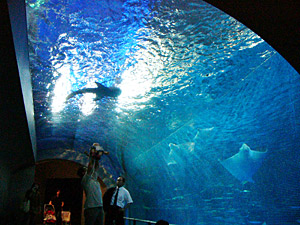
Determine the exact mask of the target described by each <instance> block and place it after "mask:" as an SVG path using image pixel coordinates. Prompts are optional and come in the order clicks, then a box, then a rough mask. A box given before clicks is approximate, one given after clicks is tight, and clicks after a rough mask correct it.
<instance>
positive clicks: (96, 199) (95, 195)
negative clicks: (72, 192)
mask: <svg viewBox="0 0 300 225" xmlns="http://www.w3.org/2000/svg"><path fill="white" fill-rule="evenodd" d="M98 174H99V169H98V170H96V171H94V172H92V173H91V174H87V173H86V174H85V175H84V176H83V178H82V180H81V184H82V187H83V189H84V192H85V195H86V200H85V204H84V208H85V209H89V208H95V207H102V206H103V203H102V192H101V188H100V184H99V182H98V181H97V178H98Z"/></svg>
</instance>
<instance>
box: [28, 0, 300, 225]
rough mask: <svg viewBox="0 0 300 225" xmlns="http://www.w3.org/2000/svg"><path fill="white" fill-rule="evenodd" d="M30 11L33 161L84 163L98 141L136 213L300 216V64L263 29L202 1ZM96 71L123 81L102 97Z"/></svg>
mask: <svg viewBox="0 0 300 225" xmlns="http://www.w3.org/2000/svg"><path fill="white" fill-rule="evenodd" d="M26 10H27V22H28V36H29V48H30V69H31V74H32V86H33V98H34V109H35V123H36V135H37V140H36V142H37V159H38V160H44V159H53V158H58V159H68V160H72V161H75V162H79V163H82V164H85V163H86V162H87V157H86V156H85V155H84V154H83V153H84V151H86V150H88V148H89V146H90V145H91V144H92V143H94V142H99V143H100V144H101V145H102V146H103V147H104V148H105V149H106V150H107V151H109V152H110V155H109V156H107V157H103V160H102V161H101V162H102V165H103V168H104V169H105V170H104V172H103V176H104V177H106V178H108V179H107V180H109V179H110V178H116V177H117V176H118V175H119V174H125V176H126V178H127V188H128V189H129V190H130V192H131V193H132V197H133V199H134V204H133V206H132V207H131V210H130V215H131V216H132V217H137V218H142V219H149V220H158V219H165V220H168V221H169V222H170V223H173V224H178V225H195V224H197V225H198V224H224V225H225V224H263V223H266V224H296V223H299V220H300V216H299V211H300V205H299V201H300V197H299V193H300V192H299V191H300V190H299V189H300V188H299V178H300V177H299V168H300V163H299V154H298V148H299V144H300V142H299V132H300V130H299V122H300V121H299V118H300V117H299V112H300V111H299V109H300V108H299V106H300V105H299V104H300V101H299V91H300V79H299V74H298V73H297V72H296V71H295V70H294V69H293V68H292V67H291V66H290V65H289V64H288V63H287V62H286V61H285V60H284V59H283V58H282V57H281V56H280V55H279V54H278V53H277V52H276V51H275V50H274V49H273V48H272V47H270V46H269V45H268V44H267V43H266V42H264V41H263V40H262V39H261V38H260V37H259V36H258V35H256V34H254V33H253V32H252V31H251V30H249V29H248V28H246V27H245V26H244V25H243V24H241V23H239V22H238V21H236V20H235V19H233V18H232V17H230V16H228V15H226V14H224V13H223V12H222V11H220V10H218V9H216V8H214V7H212V6H211V5H209V4H207V3H205V2H202V1H192V0H188V1H184V2H183V1H135V0H128V1H125V0H123V1H121V0H112V1H104V0H103V1H83V0H73V1H69V0H64V1H57V0H48V1H43V0H36V1H35V0H28V1H27V9H26ZM95 82H98V83H101V84H103V85H104V86H107V87H112V86H115V87H118V88H120V89H121V91H122V93H121V95H120V96H118V97H117V98H111V97H104V98H101V99H99V93H98V96H97V95H96V93H97V84H96V83H95ZM78 90H81V91H80V92H75V91H78ZM71 93H74V95H72V97H71V98H69V99H68V96H69V97H70V94H71ZM97 97H98V99H97ZM243 144H246V145H243ZM242 146H244V148H242ZM245 146H246V147H245ZM235 154H238V155H235ZM234 155H235V157H233V158H230V157H232V156H234ZM229 158H230V159H229ZM226 159H229V160H228V161H225V160H226ZM225 162H226V163H225Z"/></svg>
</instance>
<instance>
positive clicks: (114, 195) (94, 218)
mask: <svg viewBox="0 0 300 225" xmlns="http://www.w3.org/2000/svg"><path fill="white" fill-rule="evenodd" d="M92 148H93V149H94V150H96V151H97V158H96V157H93V155H92V154H90V160H89V163H88V167H87V169H86V170H85V169H84V168H80V169H79V170H78V175H79V176H80V177H82V180H81V184H82V187H83V190H84V192H85V195H86V201H85V204H84V218H85V225H103V224H105V225H113V224H114V222H115V224H116V225H124V224H125V221H124V215H125V210H126V209H127V208H128V207H129V206H130V205H131V204H132V203H133V200H132V198H131V196H130V193H129V191H128V190H127V189H125V188H124V187H123V186H124V184H125V178H124V177H122V176H120V177H118V179H117V181H116V183H117V186H116V187H114V188H110V189H108V190H107V191H106V192H105V194H104V196H103V199H102V192H101V188H100V185H99V182H98V177H99V169H100V166H99V160H100V159H101V157H102V155H103V154H104V151H102V148H101V147H100V145H99V144H98V143H94V144H93V146H92ZM91 152H92V151H91ZM104 217H105V219H104Z"/></svg>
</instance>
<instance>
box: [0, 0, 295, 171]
mask: <svg viewBox="0 0 300 225" xmlns="http://www.w3.org/2000/svg"><path fill="white" fill-rule="evenodd" d="M206 2H208V3H210V4H212V5H214V6H216V7H217V8H219V9H221V10H223V11H224V12H226V13H227V14H229V15H231V16H232V17H234V18H236V19H237V20H239V21H240V22H242V23H243V24H245V25H246V26H247V27H249V28H250V29H252V30H253V31H254V32H255V33H257V34H258V35H259V36H261V37H262V38H263V39H264V40H265V41H266V42H268V43H269V44H270V45H271V46H272V47H273V48H274V49H276V50H277V51H278V52H279V53H280V54H281V55H282V56H283V57H284V58H285V59H286V60H287V61H288V62H289V63H290V64H291V65H292V66H293V67H294V68H295V69H296V70H297V71H298V72H300V63H299V58H300V51H299V49H300V27H299V24H300V21H299V18H300V16H299V9H300V2H299V1H297V0H290V1H284V0H278V1H274V0H273V1H271V0H250V1H238V0H226V1H220V0H206ZM0 7H1V28H2V29H1V117H2V118H1V135H0V137H1V140H0V142H1V153H0V158H1V159H2V161H6V162H8V163H9V165H10V166H11V168H12V169H19V168H22V167H23V166H26V165H28V164H32V163H33V162H34V157H33V153H32V150H31V149H32V147H31V146H32V145H31V141H30V134H29V129H28V123H27V120H26V114H25V108H24V103H23V96H22V90H21V84H20V79H19V72H18V68H17V62H16V55H15V51H14V44H13V38H12V32H11V26H10V21H9V13H8V8H7V4H6V1H1V2H0Z"/></svg>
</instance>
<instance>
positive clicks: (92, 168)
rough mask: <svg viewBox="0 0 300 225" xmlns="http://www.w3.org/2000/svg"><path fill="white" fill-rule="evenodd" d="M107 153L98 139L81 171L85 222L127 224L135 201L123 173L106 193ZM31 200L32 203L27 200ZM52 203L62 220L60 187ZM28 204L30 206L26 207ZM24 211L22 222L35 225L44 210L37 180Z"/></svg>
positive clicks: (89, 224)
mask: <svg viewBox="0 0 300 225" xmlns="http://www.w3.org/2000/svg"><path fill="white" fill-rule="evenodd" d="M103 154H107V152H105V151H103V149H102V147H101V146H100V145H99V144H98V143H94V144H93V146H92V147H91V150H90V154H89V163H88V166H87V168H86V167H81V168H79V170H78V171H77V175H78V176H79V177H80V178H81V185H82V188H83V190H84V192H85V195H86V200H85V203H84V219H85V225H103V224H105V225H113V224H115V225H124V224H125V221H124V216H125V211H126V209H127V208H128V207H129V206H130V205H131V204H132V203H133V200H132V198H131V195H130V193H129V191H128V190H127V189H126V188H124V184H125V178H124V177H123V176H120V177H118V178H117V180H116V187H112V188H109V189H108V190H107V191H106V192H105V193H104V195H103V197H102V192H101V188H100V184H99V181H98V179H99V173H100V165H99V161H100V159H101V157H102V155H103ZM29 202H30V206H29V205H28V204H27V203H29ZM49 204H50V205H53V206H54V208H55V216H56V219H57V221H56V224H57V225H60V224H61V222H62V221H61V211H62V207H63V206H64V201H63V200H62V198H61V196H60V190H57V192H56V195H55V196H54V197H52V198H51V200H50V202H49ZM26 207H27V208H26ZM23 211H24V212H25V216H24V217H23V221H22V224H26V225H33V224H34V220H35V217H36V215H37V214H38V213H40V212H41V204H40V192H39V185H38V184H37V183H34V184H33V185H32V187H31V188H30V190H28V191H27V192H26V195H25V199H24V205H23ZM156 224H157V225H168V224H169V223H168V222H166V221H163V220H160V221H157V223H156Z"/></svg>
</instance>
